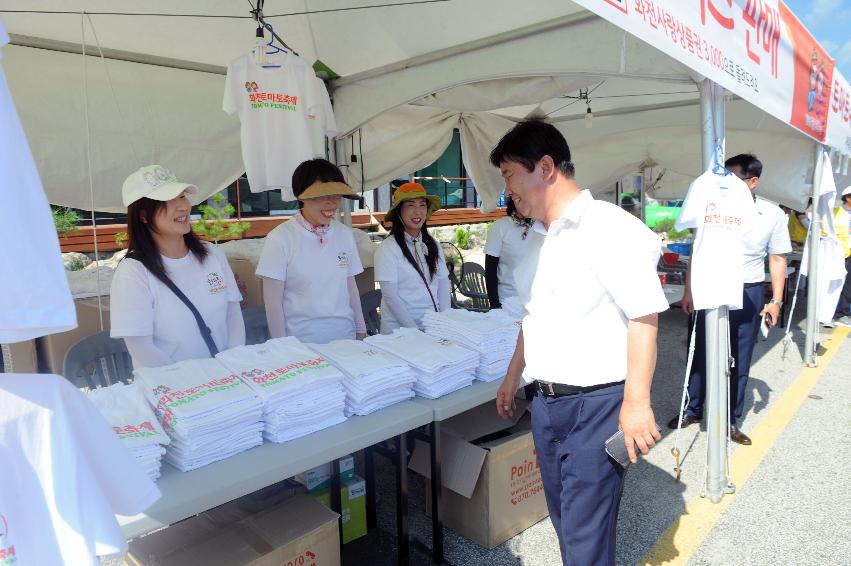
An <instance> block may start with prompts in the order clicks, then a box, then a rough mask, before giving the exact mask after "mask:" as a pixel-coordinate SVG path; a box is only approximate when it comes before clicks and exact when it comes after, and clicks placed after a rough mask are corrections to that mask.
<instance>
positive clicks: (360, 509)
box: [311, 476, 366, 543]
mask: <svg viewBox="0 0 851 566" xmlns="http://www.w3.org/2000/svg"><path fill="white" fill-rule="evenodd" d="M311 495H313V497H315V498H316V500H317V501H320V502H322V503H323V504H325V505H326V506H328V507H331V490H330V489H328V488H326V489H325V490H323V491H320V492H316V493H312V494H311ZM340 509H341V511H342V515H343V542H344V543H347V542H351V541H353V540H355V539H359V538H360V537H362V536H365V535H366V482H365V481H364V480H362V479H361V478H359V477H357V476H355V477H354V478H353V479H351V480H349V481H348V482H346V483H344V484H343V485H341V486H340Z"/></svg>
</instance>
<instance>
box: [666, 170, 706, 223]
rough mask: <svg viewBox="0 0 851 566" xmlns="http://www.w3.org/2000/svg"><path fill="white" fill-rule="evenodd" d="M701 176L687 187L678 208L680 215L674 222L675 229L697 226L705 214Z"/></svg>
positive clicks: (704, 198)
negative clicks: (681, 203) (686, 191)
mask: <svg viewBox="0 0 851 566" xmlns="http://www.w3.org/2000/svg"><path fill="white" fill-rule="evenodd" d="M702 182H703V176H700V177H698V178H697V179H695V180H694V182H692V184H691V185H690V186H689V188H688V193H687V194H686V198H685V200H684V201H683V207H682V208H681V209H680V215H679V216H678V217H677V221H676V222H675V223H674V227H675V228H676V229H677V230H684V229H686V228H697V227H698V225H700V224H702V222H700V221H701V220H702V219H703V216H704V214H706V202H705V201H706V197H705V195H704V190H703V187H702Z"/></svg>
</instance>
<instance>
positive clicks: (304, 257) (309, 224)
mask: <svg viewBox="0 0 851 566" xmlns="http://www.w3.org/2000/svg"><path fill="white" fill-rule="evenodd" d="M292 185H293V193H295V196H296V198H298V200H299V207H300V210H299V212H298V214H296V216H295V218H293V220H291V221H289V222H284V223H283V224H281V225H280V226H278V227H277V228H275V229H274V230H272V231H271V232H269V235H268V236H267V237H266V243H265V244H264V245H263V251H262V252H261V255H260V261H259V262H258V264H257V275H258V277H262V278H263V302H264V303H265V305H266V319H267V321H268V323H269V333H270V334H271V335H272V337H273V338H279V337H281V336H295V337H296V338H298V339H299V340H301V341H302V342H313V343H315V344H327V343H328V342H331V341H333V340H343V339H352V338H358V339H360V338H363V337H364V336H365V335H366V324H365V323H364V319H363V310H361V306H360V293H359V292H358V289H357V285H356V284H355V277H354V276H355V275H357V274H358V273H360V272H362V271H363V266H362V265H361V262H360V257H359V256H358V251H357V246H356V245H355V239H354V236H353V234H352V230H351V229H350V228H349V227H348V226H345V225H343V224H341V223H340V222H337V221H336V220H335V219H334V217H335V216H336V215H337V209H338V208H340V198H341V197H346V198H352V199H354V198H357V195H356V194H355V192H354V191H353V190H352V189H351V188H350V187H349V186H348V185H346V184H345V182H344V180H343V174H342V173H341V172H340V170H339V169H338V168H337V167H336V166H335V165H334V164H333V163H331V162H329V161H326V160H324V159H311V160H310V161H305V162H304V163H302V164H301V165H299V166H298V167H296V169H295V171H294V172H293V182H292Z"/></svg>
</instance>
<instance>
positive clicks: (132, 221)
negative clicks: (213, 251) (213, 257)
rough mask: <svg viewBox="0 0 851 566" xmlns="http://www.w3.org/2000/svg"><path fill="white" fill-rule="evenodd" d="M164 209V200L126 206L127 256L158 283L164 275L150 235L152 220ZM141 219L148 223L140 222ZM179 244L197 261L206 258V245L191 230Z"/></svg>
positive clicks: (142, 200) (150, 200)
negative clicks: (182, 244)
mask: <svg viewBox="0 0 851 566" xmlns="http://www.w3.org/2000/svg"><path fill="white" fill-rule="evenodd" d="M165 206H166V202H165V201H161V200H154V199H149V198H144V197H143V198H140V199H139V200H137V201H136V202H133V203H131V204H130V206H128V207H127V257H129V258H130V259H135V260H136V261H139V262H141V263H142V265H144V266H145V267H146V268H147V269H148V271H150V272H151V273H152V274H153V275H154V276H155V277H156V278H157V279H159V280H160V281H165V280H166V279H168V276H167V275H166V273H165V266H163V260H162V256H161V255H160V250H159V248H157V244H156V242H154V237H153V235H152V234H151V233H152V232H154V231H155V229H154V217H155V216H156V215H157V213H158V212H159V211H160V210H161V209H162V208H164V207H165ZM143 218H144V219H147V220H148V222H147V223H146V222H144V221H143ZM183 241H184V242H186V246H187V247H188V248H189V252H190V253H192V254H194V255H195V257H196V258H198V261H203V260H204V258H205V257H207V248H206V246H204V244H203V243H202V242H201V240H199V239H198V237H197V236H196V235H195V234H193V233H192V231H190V232H189V233H188V234H184V235H183Z"/></svg>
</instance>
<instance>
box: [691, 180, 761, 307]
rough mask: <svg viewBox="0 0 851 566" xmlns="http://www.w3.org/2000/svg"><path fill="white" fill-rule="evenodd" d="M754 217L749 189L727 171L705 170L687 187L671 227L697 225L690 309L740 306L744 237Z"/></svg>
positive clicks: (692, 264) (692, 262)
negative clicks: (722, 173) (674, 223)
mask: <svg viewBox="0 0 851 566" xmlns="http://www.w3.org/2000/svg"><path fill="white" fill-rule="evenodd" d="M757 215H758V212H757V209H756V205H755V204H754V201H753V195H751V191H750V189H749V188H748V186H747V185H746V184H745V182H744V181H742V180H741V179H739V178H738V177H736V176H735V175H733V174H732V173H729V174H727V175H723V176H722V175H716V174H715V173H713V172H712V170H711V169H710V170H709V171H706V172H705V173H703V174H702V175H701V176H700V177H698V178H697V179H695V180H694V181H693V182H692V184H691V185H690V186H689V189H688V194H687V195H686V199H685V202H683V208H682V210H681V211H680V216H679V218H677V222H676V228H677V230H683V229H685V228H696V229H697V234H696V235H695V238H694V250H693V251H692V256H691V295H692V300H693V302H694V308H695V309H699V310H701V309H713V308H717V307H721V306H728V307H730V308H731V309H740V308H742V296H743V292H742V289H743V283H744V279H743V276H744V267H743V264H744V243H743V237H744V233H745V231H746V230H748V229H750V228H751V227H753V223H754V221H755V220H754V218H755V217H756V216H757ZM762 273H763V272H762V271H760V274H761V275H760V280H761V279H762Z"/></svg>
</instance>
